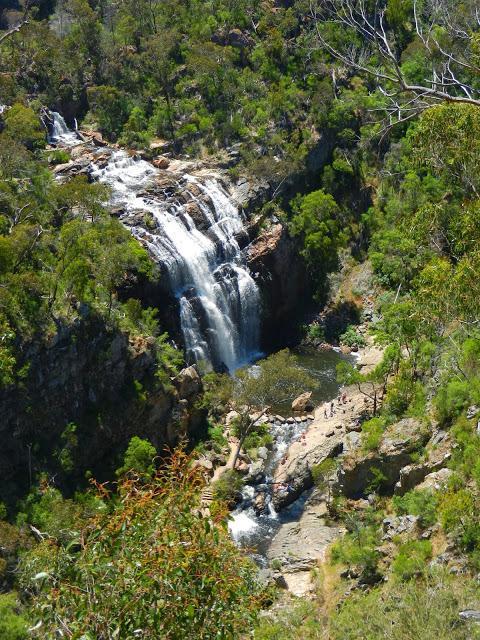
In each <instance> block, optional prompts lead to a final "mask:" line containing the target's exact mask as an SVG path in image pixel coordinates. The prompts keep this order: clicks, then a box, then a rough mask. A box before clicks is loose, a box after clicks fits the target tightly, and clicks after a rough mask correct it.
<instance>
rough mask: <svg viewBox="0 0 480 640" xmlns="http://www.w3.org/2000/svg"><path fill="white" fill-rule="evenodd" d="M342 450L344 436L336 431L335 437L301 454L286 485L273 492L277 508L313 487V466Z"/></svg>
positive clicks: (288, 476) (286, 476)
mask: <svg viewBox="0 0 480 640" xmlns="http://www.w3.org/2000/svg"><path fill="white" fill-rule="evenodd" d="M342 450H343V443H342V436H341V435H340V434H337V433H335V435H334V436H333V437H330V438H326V439H324V440H323V441H322V442H320V443H319V444H318V445H317V446H316V447H314V448H313V449H310V450H309V451H307V452H306V453H305V454H304V455H303V456H299V457H298V458H297V459H296V460H295V464H293V465H292V467H291V468H290V469H289V470H288V471H287V472H286V474H285V477H284V478H283V485H284V487H280V488H279V489H278V490H277V491H276V492H275V493H274V494H273V504H274V506H275V509H283V508H284V507H285V506H287V505H289V504H291V503H292V502H294V501H295V500H296V499H297V498H298V497H299V496H300V495H301V494H302V493H303V492H304V491H305V490H306V489H311V488H312V487H313V477H312V471H311V469H312V467H313V466H315V465H317V464H320V463H321V462H323V461H324V460H326V459H327V458H334V457H336V456H337V455H339V454H340V453H341V452H342Z"/></svg>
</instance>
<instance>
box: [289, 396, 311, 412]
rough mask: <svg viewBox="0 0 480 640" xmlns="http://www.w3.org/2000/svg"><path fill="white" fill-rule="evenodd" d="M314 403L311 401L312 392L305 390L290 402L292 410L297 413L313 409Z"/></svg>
mask: <svg viewBox="0 0 480 640" xmlns="http://www.w3.org/2000/svg"><path fill="white" fill-rule="evenodd" d="M313 409H314V404H313V402H312V392H311V391H306V392H305V393H302V394H301V395H300V396H298V398H295V400H294V401H293V402H292V410H293V411H297V412H298V413H305V411H313Z"/></svg>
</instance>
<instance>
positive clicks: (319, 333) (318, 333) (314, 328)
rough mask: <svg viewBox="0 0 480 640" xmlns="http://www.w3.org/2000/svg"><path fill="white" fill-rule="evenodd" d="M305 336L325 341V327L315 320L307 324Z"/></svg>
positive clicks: (309, 338)
mask: <svg viewBox="0 0 480 640" xmlns="http://www.w3.org/2000/svg"><path fill="white" fill-rule="evenodd" d="M306 337H307V339H308V340H315V341H316V340H321V341H322V342H324V341H325V329H324V328H323V327H322V326H321V325H319V324H318V323H316V322H312V324H309V325H308V327H307V329H306Z"/></svg>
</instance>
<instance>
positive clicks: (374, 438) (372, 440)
mask: <svg viewBox="0 0 480 640" xmlns="http://www.w3.org/2000/svg"><path fill="white" fill-rule="evenodd" d="M384 428H385V421H384V420H383V418H372V419H371V420H367V421H366V422H364V423H363V424H362V446H363V448H364V449H365V450H366V451H375V450H376V449H378V447H379V445H380V442H381V441H382V436H383V431H384Z"/></svg>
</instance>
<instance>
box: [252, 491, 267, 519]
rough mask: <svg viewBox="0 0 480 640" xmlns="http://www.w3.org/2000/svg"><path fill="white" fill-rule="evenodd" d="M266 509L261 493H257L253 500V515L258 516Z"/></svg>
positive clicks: (263, 496)
mask: <svg viewBox="0 0 480 640" xmlns="http://www.w3.org/2000/svg"><path fill="white" fill-rule="evenodd" d="M265 507H266V499H265V494H264V493H263V491H261V492H259V493H257V495H256V496H255V498H254V499H253V508H254V510H255V513H256V514H257V516H258V515H260V514H262V513H263V512H264V511H265Z"/></svg>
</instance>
